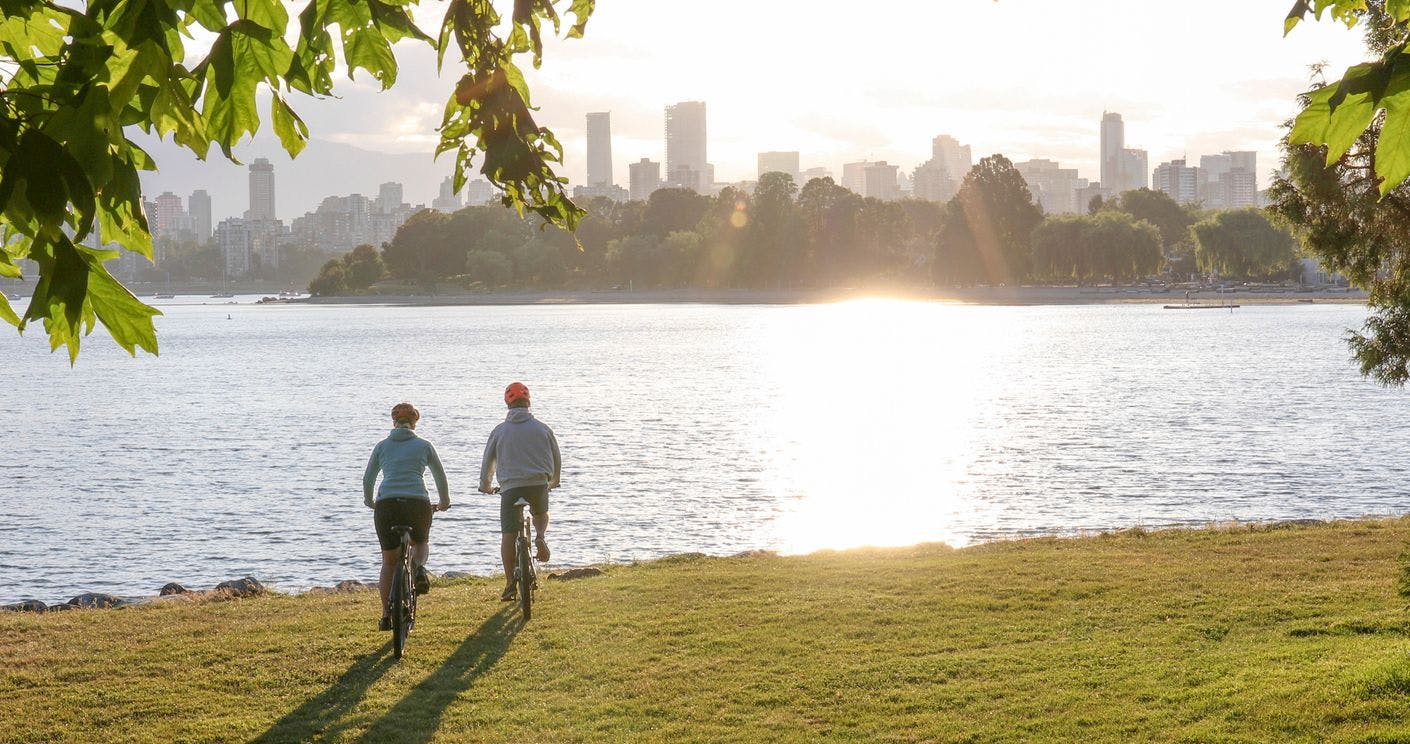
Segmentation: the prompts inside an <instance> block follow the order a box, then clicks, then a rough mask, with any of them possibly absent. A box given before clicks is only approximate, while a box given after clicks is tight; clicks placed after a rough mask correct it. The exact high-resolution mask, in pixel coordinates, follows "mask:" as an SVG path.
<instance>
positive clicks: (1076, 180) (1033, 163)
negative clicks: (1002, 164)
mask: <svg viewBox="0 0 1410 744" xmlns="http://www.w3.org/2000/svg"><path fill="white" fill-rule="evenodd" d="M1013 167H1014V169H1016V170H1017V171H1018V173H1019V175H1021V176H1023V180H1024V182H1025V183H1027V184H1028V190H1029V191H1030V192H1032V194H1033V198H1034V199H1035V200H1037V202H1038V205H1039V206H1041V207H1042V208H1043V211H1044V212H1047V213H1048V214H1072V213H1074V212H1076V213H1085V212H1086V211H1087V210H1086V205H1085V204H1083V205H1080V206H1079V205H1078V203H1077V191H1078V189H1082V188H1086V186H1087V179H1085V178H1080V177H1078V175H1077V169H1076V168H1063V167H1061V166H1059V165H1058V164H1057V163H1056V162H1054V161H1052V160H1045V159H1037V160H1026V161H1024V162H1022V163H1014V164H1013Z"/></svg>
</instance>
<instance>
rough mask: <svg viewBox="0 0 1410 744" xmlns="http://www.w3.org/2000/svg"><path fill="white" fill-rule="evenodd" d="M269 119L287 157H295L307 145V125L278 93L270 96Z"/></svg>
mask: <svg viewBox="0 0 1410 744" xmlns="http://www.w3.org/2000/svg"><path fill="white" fill-rule="evenodd" d="M269 119H270V121H271V122H272V123H273V124H274V133H275V134H276V135H278V136H279V142H280V144H282V145H284V151H285V152H287V153H289V157H291V158H292V157H295V156H297V155H298V154H299V153H300V152H302V151H303V149H304V145H306V144H308V125H307V124H305V123H304V120H303V119H300V118H299V115H298V114H297V113H294V110H293V109H292V108H290V107H289V104H288V102H286V101H285V100H284V98H283V97H282V96H280V95H279V94H278V93H273V94H271V95H270V99H269Z"/></svg>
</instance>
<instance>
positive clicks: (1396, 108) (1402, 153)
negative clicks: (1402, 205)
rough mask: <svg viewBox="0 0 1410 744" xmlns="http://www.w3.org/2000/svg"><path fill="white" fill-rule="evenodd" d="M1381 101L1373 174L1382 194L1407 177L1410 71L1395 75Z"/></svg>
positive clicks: (1408, 175) (1408, 160) (1409, 173)
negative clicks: (1377, 180)
mask: <svg viewBox="0 0 1410 744" xmlns="http://www.w3.org/2000/svg"><path fill="white" fill-rule="evenodd" d="M1381 103H1382V104H1383V105H1384V106H1385V110H1386V115H1385V121H1383V122H1382V123H1381V134H1380V137H1379V138H1378V139H1377V141H1376V175H1378V176H1380V177H1381V182H1380V192H1381V196H1385V195H1386V194H1389V193H1390V192H1391V191H1393V190H1395V188H1396V187H1398V186H1399V185H1400V184H1402V183H1404V182H1405V179H1406V178H1410V73H1400V74H1398V75H1396V77H1395V79H1394V80H1392V81H1391V84H1390V87H1389V88H1387V89H1386V95H1385V97H1384V98H1383V99H1381Z"/></svg>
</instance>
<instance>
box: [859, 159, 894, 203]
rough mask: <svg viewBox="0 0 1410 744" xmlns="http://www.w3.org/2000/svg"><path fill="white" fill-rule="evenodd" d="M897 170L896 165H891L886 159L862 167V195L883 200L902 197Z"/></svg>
mask: <svg viewBox="0 0 1410 744" xmlns="http://www.w3.org/2000/svg"><path fill="white" fill-rule="evenodd" d="M896 171H897V168H896V166H894V165H890V164H889V163H887V162H886V161H885V160H883V161H881V162H879V163H869V164H868V165H867V167H866V168H864V169H862V179H863V186H862V188H863V191H862V196H866V197H871V198H873V199H880V200H882V201H895V200H897V199H899V198H901V188H900V181H899V179H897V178H896Z"/></svg>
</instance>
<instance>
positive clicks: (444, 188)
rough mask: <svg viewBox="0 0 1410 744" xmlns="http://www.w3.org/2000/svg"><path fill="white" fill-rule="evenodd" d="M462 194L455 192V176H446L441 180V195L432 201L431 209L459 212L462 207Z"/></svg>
mask: <svg viewBox="0 0 1410 744" xmlns="http://www.w3.org/2000/svg"><path fill="white" fill-rule="evenodd" d="M461 206H462V205H461V202H460V194H457V193H455V178H454V177H453V176H446V177H445V180H444V181H441V195H440V196H438V197H436V198H435V199H434V200H433V201H432V202H431V209H434V210H436V211H437V212H446V213H450V212H458V211H460V207H461Z"/></svg>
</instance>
